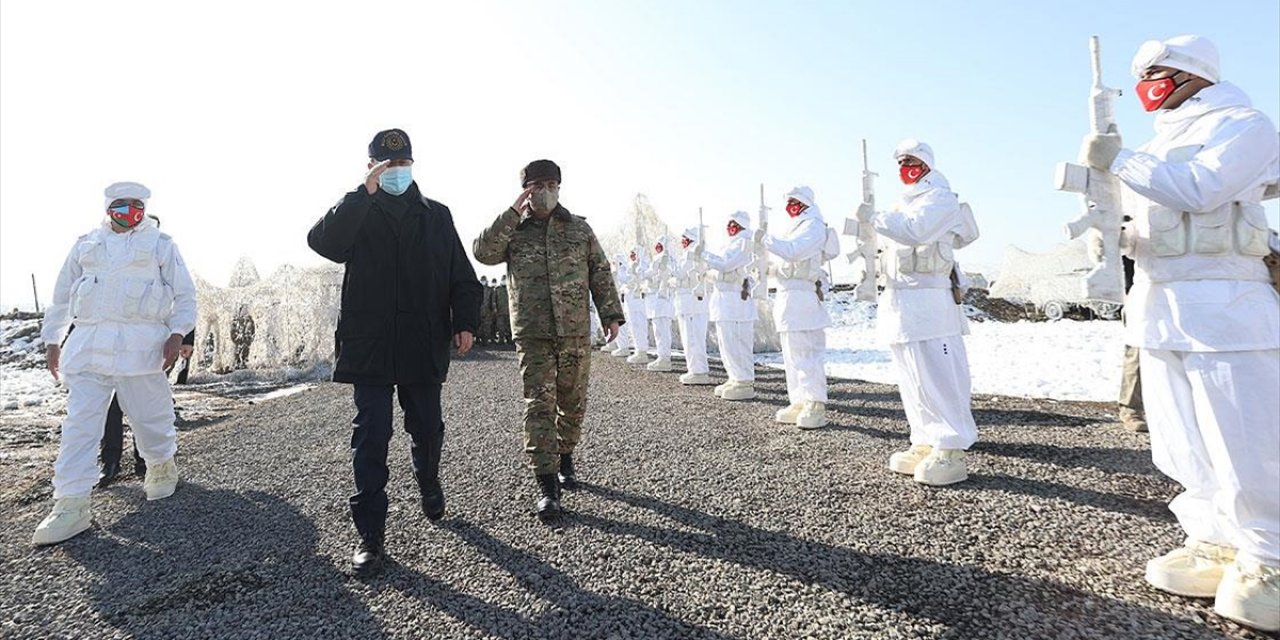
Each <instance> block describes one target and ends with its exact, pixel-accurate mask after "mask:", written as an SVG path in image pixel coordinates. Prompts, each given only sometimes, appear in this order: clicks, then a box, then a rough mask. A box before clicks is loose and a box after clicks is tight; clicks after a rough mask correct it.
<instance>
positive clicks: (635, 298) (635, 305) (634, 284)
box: [624, 245, 649, 364]
mask: <svg viewBox="0 0 1280 640" xmlns="http://www.w3.org/2000/svg"><path fill="white" fill-rule="evenodd" d="M645 256H646V253H645V251H644V247H641V246H639V245H636V246H634V247H631V252H630V253H628V254H627V266H626V268H625V269H624V271H625V272H626V280H627V289H626V294H625V295H626V298H627V320H626V322H627V327H628V328H629V329H630V331H628V333H629V334H631V344H632V347H633V348H634V349H635V353H632V354H631V355H630V356H628V357H627V362H629V363H631V364H648V363H649V309H648V307H647V305H646V304H645V299H646V297H647V296H648V293H647V292H648V290H649V285H648V283H647V282H646V281H645V274H646V273H647V272H648V271H649V261H648V259H646V257H645Z"/></svg>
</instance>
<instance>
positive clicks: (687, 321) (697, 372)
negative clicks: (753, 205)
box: [675, 227, 711, 384]
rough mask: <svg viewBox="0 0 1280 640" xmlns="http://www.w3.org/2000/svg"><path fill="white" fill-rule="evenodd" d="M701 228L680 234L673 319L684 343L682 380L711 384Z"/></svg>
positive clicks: (705, 264) (689, 382) (705, 276)
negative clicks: (674, 314)
mask: <svg viewBox="0 0 1280 640" xmlns="http://www.w3.org/2000/svg"><path fill="white" fill-rule="evenodd" d="M701 238H702V230H701V229H699V228H698V227H690V228H688V229H685V231H684V233H683V234H682V235H681V236H680V246H681V247H682V248H683V249H684V254H683V255H682V256H681V259H680V263H679V264H678V265H676V274H675V278H676V295H675V301H676V319H677V321H678V322H679V324H680V342H681V345H682V346H683V347H684V365H685V373H684V374H683V375H681V376H680V383H681V384H711V375H710V371H711V369H710V367H708V366H707V311H708V300H707V298H708V295H707V263H706V262H705V261H704V260H703V259H702V253H703V251H702V241H701Z"/></svg>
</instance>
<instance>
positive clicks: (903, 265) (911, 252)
mask: <svg viewBox="0 0 1280 640" xmlns="http://www.w3.org/2000/svg"><path fill="white" fill-rule="evenodd" d="M894 258H896V262H897V263H898V273H915V272H916V265H917V264H918V262H917V260H916V250H915V247H899V248H897V249H894Z"/></svg>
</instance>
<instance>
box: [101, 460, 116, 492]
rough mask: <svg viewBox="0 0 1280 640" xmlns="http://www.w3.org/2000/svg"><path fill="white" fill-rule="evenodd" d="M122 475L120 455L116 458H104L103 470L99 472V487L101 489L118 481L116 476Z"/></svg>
mask: <svg viewBox="0 0 1280 640" xmlns="http://www.w3.org/2000/svg"><path fill="white" fill-rule="evenodd" d="M119 475H120V457H119V456H117V457H116V459H115V460H109V459H107V458H105V457H104V458H103V460H102V472H101V473H99V474H98V485H97V486H98V488H99V489H101V488H103V487H106V486H108V485H110V484H111V483H112V482H115V481H116V477H117V476H119Z"/></svg>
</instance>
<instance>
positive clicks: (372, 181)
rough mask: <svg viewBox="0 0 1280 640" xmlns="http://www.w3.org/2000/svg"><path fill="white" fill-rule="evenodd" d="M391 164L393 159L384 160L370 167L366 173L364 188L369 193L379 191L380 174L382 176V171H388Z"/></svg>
mask: <svg viewBox="0 0 1280 640" xmlns="http://www.w3.org/2000/svg"><path fill="white" fill-rule="evenodd" d="M389 166H391V161H390V160H383V161H382V162H379V163H378V164H375V165H373V166H372V167H369V173H366V174H364V190H365V191H368V192H369V195H373V194H375V193H377V192H378V176H381V175H382V172H384V171H386V170H387V167H389Z"/></svg>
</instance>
